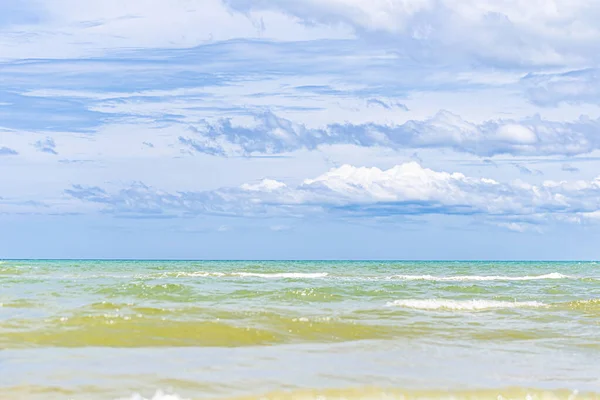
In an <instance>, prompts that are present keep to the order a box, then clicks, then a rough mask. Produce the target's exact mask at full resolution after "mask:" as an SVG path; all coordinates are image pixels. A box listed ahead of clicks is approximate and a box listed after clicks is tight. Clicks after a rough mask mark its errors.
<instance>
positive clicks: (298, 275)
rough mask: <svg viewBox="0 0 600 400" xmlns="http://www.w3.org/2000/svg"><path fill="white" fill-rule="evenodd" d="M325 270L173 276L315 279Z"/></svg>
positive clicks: (184, 274) (323, 276)
mask: <svg viewBox="0 0 600 400" xmlns="http://www.w3.org/2000/svg"><path fill="white" fill-rule="evenodd" d="M328 275H329V274H328V273H327V272H273V273H258V272H229V273H224V272H202V271H199V272H178V273H177V274H176V275H175V277H240V278H265V279H317V278H325V277H326V276H328Z"/></svg>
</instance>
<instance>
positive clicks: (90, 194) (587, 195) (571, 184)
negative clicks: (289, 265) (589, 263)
mask: <svg viewBox="0 0 600 400" xmlns="http://www.w3.org/2000/svg"><path fill="white" fill-rule="evenodd" d="M66 193H67V194H68V195H70V196H72V197H74V198H76V199H79V200H82V201H84V202H88V203H96V204H98V205H101V206H103V207H104V210H105V211H106V212H110V213H113V214H115V215H130V216H136V215H144V216H153V215H154V216H158V217H164V216H178V217H190V216H195V215H202V214H213V215H229V216H246V217H256V216H262V217H265V216H266V217H269V216H272V217H275V216H278V217H282V216H285V217H307V216H316V215H322V214H331V215H335V216H338V217H344V216H345V217H354V218H374V217H379V216H386V217H393V216H407V215H410V216H414V217H418V216H423V215H436V214H437V215H457V216H464V217H466V218H472V217H478V218H483V219H489V220H490V221H493V223H494V224H496V225H499V224H500V225H501V226H503V227H505V228H509V229H512V230H518V229H517V228H518V227H525V226H529V225H532V224H535V223H542V222H544V221H547V220H548V219H552V218H554V219H555V220H560V221H565V220H567V219H568V218H572V219H574V220H580V219H581V216H583V215H594V214H593V213H596V212H599V211H600V202H599V201H598V199H599V198H600V176H599V177H598V178H596V179H594V180H591V181H583V180H579V181H551V180H548V181H544V182H543V183H542V184H541V185H532V184H529V183H526V182H523V181H514V182H505V183H502V182H498V181H496V180H493V179H488V178H474V177H469V176H466V175H464V174H461V173H448V172H439V171H434V170H432V169H428V168H423V167H422V166H421V165H419V164H418V163H416V162H409V163H405V164H400V165H397V166H395V167H392V168H390V169H387V170H381V169H379V168H366V167H354V166H351V165H343V166H341V167H339V168H334V169H331V170H330V171H328V172H326V173H324V174H322V175H319V176H317V177H315V178H312V179H305V180H304V181H303V182H302V183H300V184H299V185H288V184H286V183H284V182H280V181H276V180H272V179H264V180H262V181H259V182H257V183H248V184H244V185H241V186H238V187H230V188H222V189H218V190H213V191H205V192H176V193H169V192H165V191H161V190H158V189H155V188H152V187H150V186H147V185H144V184H142V183H136V184H134V185H132V186H130V187H128V188H123V189H120V190H117V191H115V192H108V191H106V190H104V189H101V188H98V187H85V186H80V185H77V186H74V187H73V188H71V189H68V190H67V191H66ZM519 229H520V228H519Z"/></svg>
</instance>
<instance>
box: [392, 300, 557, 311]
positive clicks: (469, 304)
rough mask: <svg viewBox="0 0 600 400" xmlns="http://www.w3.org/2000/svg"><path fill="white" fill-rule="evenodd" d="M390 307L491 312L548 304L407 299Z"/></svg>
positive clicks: (393, 303) (393, 302)
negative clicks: (491, 310) (493, 310)
mask: <svg viewBox="0 0 600 400" xmlns="http://www.w3.org/2000/svg"><path fill="white" fill-rule="evenodd" d="M387 306H388V307H404V308H414V309H418V310H466V311H474V310H490V309H501V308H525V307H529V308H539V307H546V304H544V303H541V302H538V301H520V302H519V301H497V300H439V299H423V300H419V299H407V300H395V301H391V302H389V303H387Z"/></svg>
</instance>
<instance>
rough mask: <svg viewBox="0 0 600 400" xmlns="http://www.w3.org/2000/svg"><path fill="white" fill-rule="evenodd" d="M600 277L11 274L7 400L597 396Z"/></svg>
mask: <svg viewBox="0 0 600 400" xmlns="http://www.w3.org/2000/svg"><path fill="white" fill-rule="evenodd" d="M598 268H599V266H598V265H597V264H596V263H593V262H365V261H360V262H359V261H356V262H339V261H335V262H334V261H323V262H313V261H310V262H309V261H303V262H300V261H298V262H290V261H269V262H255V261H214V262H213V261H211V262H208V261H83V260H73V261H51V260H50V261H45V260H38V261H30V260H21V261H10V260H6V261H1V262H0V304H1V307H0V348H1V349H2V351H1V352H0V372H1V373H0V393H2V395H1V396H0V398H2V399H10V400H12V399H121V398H123V399H137V398H140V399H141V398H148V399H151V398H154V399H157V400H158V399H163V400H166V399H171V398H172V399H204V398H261V397H266V398H282V399H283V398H348V399H349V398H406V399H409V398H447V397H448V396H453V398H494V399H497V398H498V396H499V395H500V396H502V397H503V398H527V396H530V398H565V399H567V398H573V396H575V397H576V398H600V397H598V395H597V394H596V393H600V361H599V360H600V272H599V269H598Z"/></svg>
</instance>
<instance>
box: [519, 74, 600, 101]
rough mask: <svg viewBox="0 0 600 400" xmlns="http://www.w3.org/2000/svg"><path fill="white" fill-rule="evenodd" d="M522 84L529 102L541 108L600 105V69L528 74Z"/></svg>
mask: <svg viewBox="0 0 600 400" xmlns="http://www.w3.org/2000/svg"><path fill="white" fill-rule="evenodd" d="M522 83H523V84H524V85H525V88H526V95H527V97H528V98H529V100H530V101H531V102H532V103H534V104H536V105H538V106H541V107H555V106H558V105H560V104H575V105H578V104H585V103H589V104H600V69H598V68H587V69H583V70H575V71H569V72H563V73H559V74H556V73H546V74H528V75H527V76H526V77H525V78H523V80H522Z"/></svg>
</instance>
